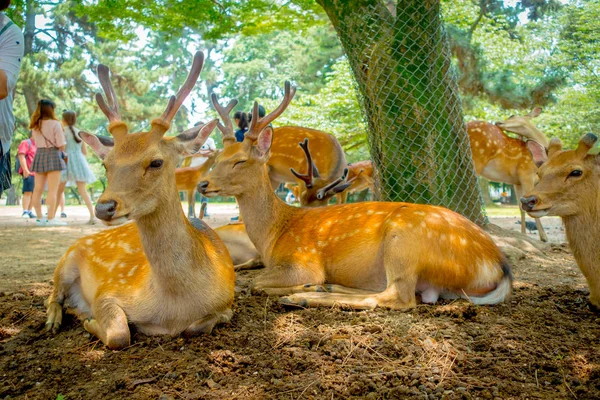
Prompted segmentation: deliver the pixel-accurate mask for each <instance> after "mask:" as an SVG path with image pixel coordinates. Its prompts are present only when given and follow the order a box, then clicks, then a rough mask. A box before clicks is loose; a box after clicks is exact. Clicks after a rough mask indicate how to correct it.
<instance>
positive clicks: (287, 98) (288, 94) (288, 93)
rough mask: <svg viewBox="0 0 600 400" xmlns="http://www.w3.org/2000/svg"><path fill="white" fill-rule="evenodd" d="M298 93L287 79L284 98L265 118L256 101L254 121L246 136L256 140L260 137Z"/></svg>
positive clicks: (253, 112)
mask: <svg viewBox="0 0 600 400" xmlns="http://www.w3.org/2000/svg"><path fill="white" fill-rule="evenodd" d="M295 94H296V87H295V86H292V85H291V84H290V82H289V81H285V89H284V95H283V100H282V101H281V104H279V106H278V107H277V108H276V109H275V110H273V111H271V112H270V113H269V114H268V115H265V116H264V117H263V118H259V117H258V103H257V102H256V101H255V102H254V108H253V109H252V121H251V122H250V129H248V132H246V134H245V137H246V138H248V139H250V140H252V141H255V140H256V139H258V135H259V134H260V133H261V132H262V130H263V129H265V128H266V127H267V126H268V125H269V124H270V123H271V122H273V120H275V118H277V117H279V116H280V115H281V113H283V112H284V111H285V109H286V108H287V106H289V105H290V102H291V101H292V99H293V98H294V95H295Z"/></svg>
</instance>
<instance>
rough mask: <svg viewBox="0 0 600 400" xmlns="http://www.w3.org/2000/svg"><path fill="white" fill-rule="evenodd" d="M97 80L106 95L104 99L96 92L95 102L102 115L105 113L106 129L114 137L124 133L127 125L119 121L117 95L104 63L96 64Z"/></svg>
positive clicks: (108, 69)
mask: <svg viewBox="0 0 600 400" xmlns="http://www.w3.org/2000/svg"><path fill="white" fill-rule="evenodd" d="M98 80H100V85H101V86H102V90H103V91H104V95H105V96H106V101H105V100H104V97H103V96H102V94H101V93H96V102H97V103H98V106H100V109H101V110H102V112H103V113H104V115H106V118H108V122H109V124H108V131H109V132H110V133H111V134H112V135H113V136H115V137H118V136H122V135H126V134H127V125H125V123H124V122H122V121H121V114H119V105H118V103H117V95H116V94H115V89H114V88H113V85H112V82H111V81H110V68H108V67H107V66H106V65H104V64H99V65H98ZM107 102H108V104H107Z"/></svg>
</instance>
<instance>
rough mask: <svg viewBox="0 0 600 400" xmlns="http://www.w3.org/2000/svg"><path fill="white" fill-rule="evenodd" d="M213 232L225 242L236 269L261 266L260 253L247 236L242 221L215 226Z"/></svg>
mask: <svg viewBox="0 0 600 400" xmlns="http://www.w3.org/2000/svg"><path fill="white" fill-rule="evenodd" d="M215 232H216V233H217V235H219V237H220V238H221V240H223V243H225V246H226V247H227V250H228V251H229V255H230V256H231V259H232V260H233V265H234V269H235V270H236V271H241V270H245V269H255V268H259V267H261V266H262V262H261V260H260V254H259V253H258V251H257V250H256V247H254V243H252V241H251V240H250V238H249V237H248V233H247V232H246V226H245V225H244V224H243V223H236V224H228V225H223V226H220V227H218V228H216V229H215Z"/></svg>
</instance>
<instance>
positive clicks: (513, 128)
mask: <svg viewBox="0 0 600 400" xmlns="http://www.w3.org/2000/svg"><path fill="white" fill-rule="evenodd" d="M541 112H542V109H541V108H540V107H536V108H534V109H533V110H531V112H530V113H529V114H527V115H512V116H510V117H509V118H508V119H506V120H504V121H499V122H496V126H498V127H500V128H501V129H503V130H505V131H508V132H513V133H516V134H518V135H521V136H524V137H526V138H528V139H530V140H533V141H534V142H537V143H539V144H541V145H542V146H544V147H545V148H548V144H549V141H548V138H547V137H546V135H544V133H543V132H542V131H540V130H539V129H538V128H536V127H535V125H534V124H533V122H531V119H532V118H535V117H537V116H538V115H540V114H541Z"/></svg>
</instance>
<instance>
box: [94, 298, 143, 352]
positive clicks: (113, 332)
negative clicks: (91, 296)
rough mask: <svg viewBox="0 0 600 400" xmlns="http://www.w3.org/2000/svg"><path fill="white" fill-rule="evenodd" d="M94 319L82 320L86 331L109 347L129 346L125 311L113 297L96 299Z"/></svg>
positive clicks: (129, 336) (129, 335) (116, 348)
mask: <svg viewBox="0 0 600 400" xmlns="http://www.w3.org/2000/svg"><path fill="white" fill-rule="evenodd" d="M94 315H95V316H96V319H93V318H91V319H88V320H85V321H84V322H83V327H84V328H85V330H86V331H88V332H89V333H91V334H92V335H94V336H96V337H97V338H99V339H100V340H101V341H102V343H104V344H105V345H106V347H108V348H109V349H114V350H118V349H122V348H124V347H127V346H129V343H130V339H131V333H130V332H129V326H128V325H127V316H126V315H125V311H123V309H122V308H121V307H119V306H118V305H117V304H116V303H115V302H114V300H113V299H111V298H107V299H103V300H96V304H94Z"/></svg>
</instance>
